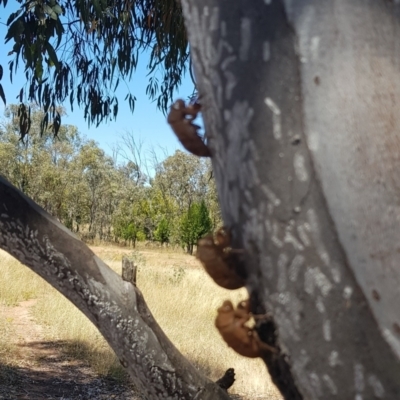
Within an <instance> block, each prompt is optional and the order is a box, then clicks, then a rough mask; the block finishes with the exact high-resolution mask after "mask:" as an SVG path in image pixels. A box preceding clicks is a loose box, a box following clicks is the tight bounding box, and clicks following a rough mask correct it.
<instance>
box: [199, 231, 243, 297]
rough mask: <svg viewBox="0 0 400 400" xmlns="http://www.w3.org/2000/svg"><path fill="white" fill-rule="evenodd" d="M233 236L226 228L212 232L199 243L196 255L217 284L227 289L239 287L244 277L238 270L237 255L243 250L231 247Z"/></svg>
mask: <svg viewBox="0 0 400 400" xmlns="http://www.w3.org/2000/svg"><path fill="white" fill-rule="evenodd" d="M230 242H231V237H230V234H229V231H228V230H227V229H225V228H221V229H219V230H218V231H217V232H216V233H215V235H213V234H210V235H207V236H205V237H204V238H202V239H200V240H199V241H198V243H197V252H196V257H197V258H198V259H199V260H200V261H201V263H202V264H203V266H204V269H205V270H206V271H207V273H208V274H209V275H210V276H211V278H212V279H213V280H214V281H215V283H216V284H218V285H219V286H222V287H223V288H225V289H231V290H233V289H239V288H241V287H243V286H244V285H245V281H244V279H243V278H242V277H241V276H240V275H238V273H237V272H236V264H235V257H236V256H237V253H240V252H242V251H241V250H235V249H232V248H231V247H230Z"/></svg>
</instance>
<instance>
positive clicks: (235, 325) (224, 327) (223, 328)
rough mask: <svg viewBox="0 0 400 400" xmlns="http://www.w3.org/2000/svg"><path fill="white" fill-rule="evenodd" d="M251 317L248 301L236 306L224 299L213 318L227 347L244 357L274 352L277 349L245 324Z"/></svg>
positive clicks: (260, 355)
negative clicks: (215, 316) (262, 339)
mask: <svg viewBox="0 0 400 400" xmlns="http://www.w3.org/2000/svg"><path fill="white" fill-rule="evenodd" d="M250 317H251V313H250V306H249V301H248V300H247V301H242V302H240V303H239V304H238V306H237V308H236V309H235V308H234V307H233V304H232V302H231V301H229V300H226V301H224V303H223V304H222V306H221V307H220V308H218V315H217V318H216V320H215V326H216V327H217V329H218V331H219V333H220V334H221V336H222V338H223V339H224V341H225V342H226V343H227V345H228V346H229V347H231V348H232V349H233V350H235V351H236V352H237V353H239V354H240V355H242V356H244V357H250V358H256V357H262V356H263V355H264V354H265V353H266V352H272V353H276V352H277V350H276V349H275V348H274V347H272V346H270V345H268V344H267V343H264V342H263V341H261V339H260V338H259V336H258V334H257V332H256V331H255V330H254V329H253V328H249V327H248V326H246V325H245V324H246V323H247V322H248V321H249V319H250Z"/></svg>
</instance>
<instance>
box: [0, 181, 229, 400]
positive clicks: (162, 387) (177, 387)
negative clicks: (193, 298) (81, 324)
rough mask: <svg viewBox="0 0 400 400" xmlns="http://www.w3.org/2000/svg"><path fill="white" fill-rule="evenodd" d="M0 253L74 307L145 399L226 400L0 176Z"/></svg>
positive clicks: (88, 254) (134, 301)
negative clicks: (88, 322) (107, 347)
mask: <svg viewBox="0 0 400 400" xmlns="http://www.w3.org/2000/svg"><path fill="white" fill-rule="evenodd" d="M0 248H2V249H3V250H5V251H7V252H8V253H10V254H11V255H13V256H14V257H15V258H16V259H17V260H19V261H20V262H21V263H23V264H25V265H26V266H28V267H29V268H31V269H32V270H33V271H35V272H36V273H37V274H39V275H40V276H41V277H42V278H44V279H45V280H46V281H47V282H48V283H50V284H51V285H52V286H53V287H55V288H56V289H57V290H59V291H60V292H61V293H62V294H63V295H64V296H65V297H67V298H68V299H69V300H70V301H71V302H72V303H73V304H75V305H76V306H77V307H78V308H79V309H80V310H81V311H82V312H83V313H84V314H85V315H86V316H87V317H88V318H89V319H90V320H91V321H92V322H93V324H94V325H95V326H96V327H97V328H98V329H99V331H100V332H101V333H102V335H103V336H104V337H105V339H106V340H107V342H108V343H109V344H110V346H111V347H112V348H113V350H114V351H115V353H116V354H117V356H118V357H119V359H120V361H121V363H122V365H124V366H125V367H126V368H127V370H128V371H129V373H130V375H131V377H132V379H133V382H134V383H135V385H136V386H137V388H138V389H139V390H140V391H141V392H142V393H143V394H144V396H145V398H146V399H149V400H153V399H154V400H157V399H161V398H162V399H164V398H165V399H176V400H181V399H182V400H186V399H187V400H189V399H191V400H195V399H196V400H200V399H207V400H214V399H220V400H226V399H229V398H230V397H229V396H228V394H227V393H226V392H225V391H224V390H222V389H221V388H220V387H219V386H218V385H217V384H215V383H213V382H211V381H210V380H208V379H207V378H206V377H205V376H203V375H202V374H201V373H199V371H197V370H196V369H195V368H194V366H193V365H192V364H190V362H189V361H187V360H186V359H185V358H184V357H183V356H182V355H181V354H180V353H179V352H178V350H177V349H176V348H175V347H174V345H173V344H172V343H171V342H170V341H169V339H168V338H167V337H166V336H165V334H164V333H163V332H162V330H161V329H160V327H159V326H158V324H157V322H156V321H155V320H154V318H153V316H152V315H151V312H150V310H149V309H148V307H147V305H146V303H145V301H144V299H143V296H142V294H141V293H140V291H139V289H138V288H136V287H135V286H133V285H132V284H131V283H129V282H124V281H123V280H122V278H121V277H120V276H119V275H118V274H116V273H115V272H114V271H112V270H111V269H110V268H109V267H108V266H107V265H106V264H105V263H104V262H103V261H101V260H100V259H99V258H98V257H96V256H95V254H94V253H93V252H92V251H91V250H90V249H89V248H88V247H87V246H86V245H85V244H84V243H83V242H81V241H80V240H79V239H78V238H76V237H75V235H73V234H72V233H71V232H70V231H69V230H68V229H66V228H65V227H64V226H63V225H61V224H60V223H59V222H58V221H56V220H55V219H54V218H53V217H51V216H50V215H49V214H47V213H46V212H45V211H44V210H43V209H41V208H40V207H39V206H38V205H37V204H35V203H34V202H33V201H32V200H30V199H29V198H27V197H26V196H25V195H23V194H22V193H21V192H20V191H18V189H16V188H15V187H13V186H12V185H11V184H9V183H8V182H7V181H6V180H4V179H3V178H2V177H0Z"/></svg>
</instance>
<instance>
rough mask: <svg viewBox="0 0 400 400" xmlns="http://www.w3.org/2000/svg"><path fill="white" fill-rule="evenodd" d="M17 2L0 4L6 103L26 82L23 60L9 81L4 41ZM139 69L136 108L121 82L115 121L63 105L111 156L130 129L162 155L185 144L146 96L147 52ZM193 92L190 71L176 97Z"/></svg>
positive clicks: (135, 76)
mask: <svg viewBox="0 0 400 400" xmlns="http://www.w3.org/2000/svg"><path fill="white" fill-rule="evenodd" d="M15 5H16V3H15V2H14V1H11V2H9V3H8V5H7V7H6V8H5V9H3V7H1V13H0V15H1V16H0V64H1V65H2V66H3V69H4V74H3V79H2V80H1V84H2V85H3V88H4V92H5V95H6V100H7V104H12V103H17V100H16V97H17V95H18V93H19V90H20V89H21V87H22V86H23V84H24V73H23V66H22V63H20V66H22V68H20V70H19V72H18V74H17V76H15V77H14V78H13V83H11V82H10V74H9V69H8V62H9V61H11V60H12V59H13V56H7V54H8V52H9V51H10V50H11V49H12V41H10V42H8V43H7V44H5V43H4V37H5V34H6V31H7V27H6V25H5V23H6V21H7V18H8V15H9V14H10V13H11V12H12V11H13V8H14V7H15ZM140 60H141V62H139V65H138V68H137V70H136V72H135V73H134V74H133V76H132V79H131V81H130V82H127V84H128V86H129V88H130V91H131V93H132V94H133V95H134V96H136V104H135V111H134V113H133V114H132V113H131V112H130V110H129V106H128V103H127V102H125V101H124V98H125V96H126V93H127V90H126V85H125V83H123V82H120V85H119V87H118V89H117V92H116V93H117V95H118V101H119V107H118V109H119V110H118V116H117V120H116V121H111V122H104V123H102V124H101V125H100V126H99V127H97V128H96V126H90V127H88V124H87V122H86V121H85V119H84V118H83V110H81V109H80V108H78V107H77V106H76V107H74V111H73V112H72V111H71V109H70V106H69V102H68V104H64V107H65V108H66V109H67V113H68V115H67V117H63V123H67V124H71V125H75V126H77V127H78V129H79V131H80V132H81V133H82V134H83V135H85V136H86V137H87V138H89V139H94V140H95V141H96V142H98V144H99V146H100V147H101V148H102V149H103V150H104V151H105V152H107V153H108V154H110V155H111V147H112V146H113V144H115V143H116V142H117V140H118V136H119V135H121V134H123V133H124V132H126V131H128V132H130V133H132V134H133V135H134V137H135V140H136V139H137V140H138V141H139V140H141V141H143V143H144V148H145V149H146V148H154V150H156V151H157V153H158V154H159V157H161V156H162V155H163V154H164V151H163V150H161V148H162V149H165V150H166V152H167V154H169V155H171V154H173V153H174V152H175V150H176V149H182V146H181V145H180V143H179V142H178V140H177V139H176V137H175V135H174V133H173V132H172V131H171V129H170V128H169V126H168V124H167V122H166V117H165V116H164V115H163V113H162V112H161V111H160V110H158V109H157V108H156V103H155V102H151V101H150V100H149V98H148V97H147V95H146V86H147V82H148V79H147V77H146V74H147V71H146V62H147V56H146V54H141V58H140ZM192 92H193V84H192V81H191V79H190V77H189V74H186V76H185V77H184V79H183V83H182V85H181V87H180V88H179V91H178V92H177V93H176V95H175V96H174V98H175V99H177V98H184V99H186V98H187V97H188V96H189V95H191V94H192ZM3 112H4V104H3V102H2V101H1V100H0V115H2V114H3Z"/></svg>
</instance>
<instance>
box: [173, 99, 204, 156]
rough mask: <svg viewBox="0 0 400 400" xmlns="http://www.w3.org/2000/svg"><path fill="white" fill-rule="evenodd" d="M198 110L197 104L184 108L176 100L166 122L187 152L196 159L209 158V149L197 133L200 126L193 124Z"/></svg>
mask: <svg viewBox="0 0 400 400" xmlns="http://www.w3.org/2000/svg"><path fill="white" fill-rule="evenodd" d="M200 108H201V106H200V104H199V103H194V104H190V105H188V106H186V105H185V102H184V101H183V100H177V101H176V102H175V103H174V104H173V105H172V106H171V110H170V112H169V114H168V118H167V121H168V123H169V124H170V125H171V128H172V130H173V131H174V133H175V135H176V136H177V137H178V139H179V141H180V142H181V143H182V145H183V147H184V148H185V149H186V150H187V151H189V152H190V153H192V154H194V155H195V156H198V157H211V153H210V150H209V148H208V147H207V145H206V144H205V143H204V141H203V138H202V137H201V136H200V135H199V133H198V130H199V129H200V126H198V125H195V124H194V123H193V120H194V119H195V118H196V117H197V114H198V113H199V111H200Z"/></svg>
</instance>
